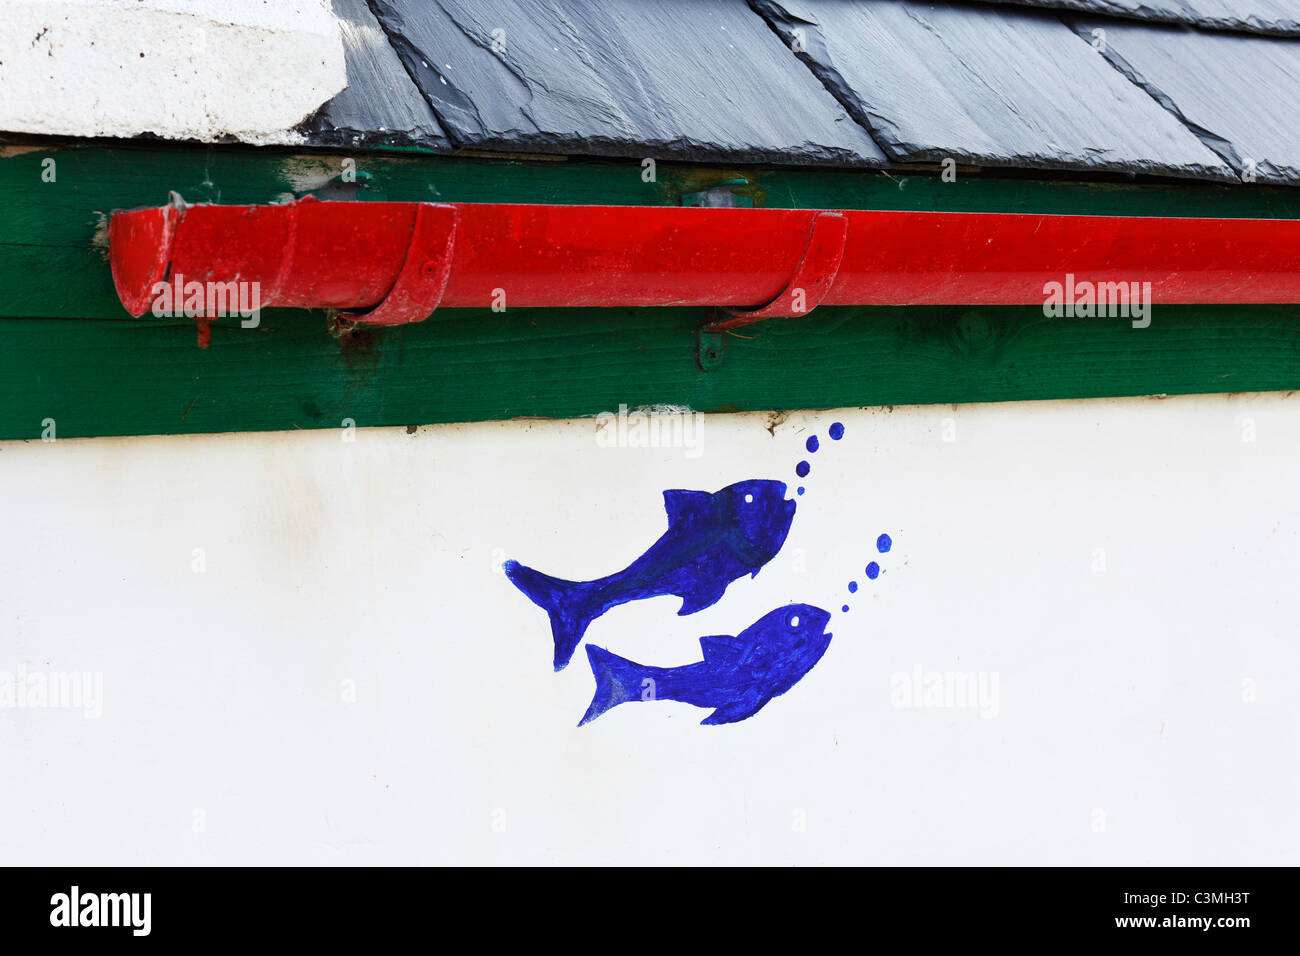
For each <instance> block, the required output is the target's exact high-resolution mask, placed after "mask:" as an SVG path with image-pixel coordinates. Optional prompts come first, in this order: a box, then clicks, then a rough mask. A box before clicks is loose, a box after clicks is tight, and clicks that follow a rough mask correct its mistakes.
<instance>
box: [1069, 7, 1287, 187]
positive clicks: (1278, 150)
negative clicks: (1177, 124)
mask: <svg viewBox="0 0 1300 956" xmlns="http://www.w3.org/2000/svg"><path fill="white" fill-rule="evenodd" d="M1075 28H1076V30H1078V32H1079V33H1080V34H1081V35H1087V36H1091V35H1092V31H1093V30H1094V29H1097V28H1100V29H1103V30H1105V41H1106V42H1105V50H1104V53H1103V55H1104V56H1105V57H1106V59H1108V60H1109V61H1110V62H1111V63H1112V64H1114V66H1115V68H1116V69H1117V70H1118V71H1119V72H1121V73H1122V74H1123V75H1124V76H1126V77H1128V78H1129V79H1130V80H1131V81H1132V82H1133V83H1135V84H1137V85H1139V86H1140V87H1141V88H1142V89H1144V90H1146V91H1147V92H1148V93H1149V94H1150V95H1151V96H1152V97H1153V98H1154V99H1155V100H1156V101H1158V102H1159V103H1160V104H1161V105H1162V106H1164V107H1165V109H1167V110H1168V111H1169V113H1170V114H1171V115H1174V116H1176V117H1178V118H1179V119H1180V120H1181V121H1182V122H1183V123H1184V124H1186V125H1187V126H1188V127H1189V128H1190V129H1192V130H1193V131H1195V132H1196V134H1197V135H1198V136H1199V137H1200V138H1201V140H1202V141H1203V142H1204V143H1205V144H1206V145H1207V146H1208V147H1210V148H1211V149H1213V150H1214V151H1215V152H1216V153H1218V154H1219V155H1220V156H1222V157H1224V159H1225V160H1227V161H1228V162H1229V163H1231V164H1232V167H1233V168H1234V169H1235V170H1236V171H1237V172H1238V173H1239V174H1245V173H1247V171H1248V168H1250V166H1253V170H1254V176H1255V178H1256V181H1258V182H1276V183H1300V125H1297V117H1300V40H1285V39H1267V38H1263V37H1247V36H1239V35H1233V34H1227V33H1206V32H1203V31H1199V30H1189V29H1179V28H1156V27H1150V26H1143V25H1138V24H1131V23H1119V22H1117V21H1080V22H1078V23H1076V24H1075ZM1248 161H1249V163H1248Z"/></svg>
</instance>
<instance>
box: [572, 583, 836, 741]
mask: <svg viewBox="0 0 1300 956" xmlns="http://www.w3.org/2000/svg"><path fill="white" fill-rule="evenodd" d="M830 619H831V616H830V614H829V613H828V612H826V611H823V610H822V609H821V608H819V607H813V606H812V605H810V604H790V605H787V606H786V607H782V608H777V609H776V610H775V611H769V612H768V613H767V614H765V615H763V616H762V617H761V618H759V619H758V620H757V621H755V622H754V623H753V624H751V625H750V626H749V627H747V628H745V630H743V631H741V632H740V633H739V634H738V635H736V636H735V637H730V636H727V635H717V636H713V637H702V638H700V647H702V648H703V649H704V660H702V661H699V662H697V663H694V664H687V665H685V666H683V667H649V666H647V665H645V664H638V663H636V662H635V661H629V660H627V659H626V658H623V657H619V656H618V655H617V654H611V653H610V652H609V651H607V650H605V649H604V648H603V647H596V646H594V645H591V644H588V645H587V659H588V660H590V661H591V671H592V673H593V674H595V675H596V695H595V697H593V698H592V700H591V706H590V707H588V708H587V713H586V714H584V715H583V717H582V720H581V721H580V722H579V724H578V726H582V724H585V723H587V722H588V721H591V720H595V719H596V718H597V717H599V716H600V715H601V714H603V713H604V712H605V711H607V710H609V709H610V708H611V707H614V706H616V705H618V704H622V703H624V702H626V701H629V700H643V701H645V700H679V701H682V702H683V703H686V704H693V705H695V706H696V707H712V708H714V710H713V713H711V714H709V716H707V717H705V718H704V719H703V720H702V721H700V723H702V724H731V723H735V722H736V721H738V720H744V719H745V718H746V717H751V716H753V715H754V714H756V713H757V712H758V711H759V709H760V708H762V707H763V705H764V704H766V703H767V702H768V701H769V700H771V699H772V698H773V697H776V696H779V695H780V694H784V693H785V692H786V691H788V690H789V689H790V688H791V687H793V686H794V685H795V684H796V683H797V682H798V681H799V679H800V678H801V677H803V675H804V674H807V673H808V671H809V670H811V669H812V667H813V665H814V664H816V663H817V662H818V661H819V660H821V658H822V655H823V654H825V653H826V648H827V647H829V646H830V643H831V635H830V634H827V633H826V624H827V623H828V622H829V621H830Z"/></svg>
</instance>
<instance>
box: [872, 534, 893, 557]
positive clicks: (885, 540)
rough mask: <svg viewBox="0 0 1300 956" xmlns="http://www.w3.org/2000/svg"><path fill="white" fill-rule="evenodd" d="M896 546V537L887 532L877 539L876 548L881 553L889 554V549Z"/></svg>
mask: <svg viewBox="0 0 1300 956" xmlns="http://www.w3.org/2000/svg"><path fill="white" fill-rule="evenodd" d="M893 546H894V539H893V538H891V537H890V536H889V535H887V534H882V535H881V536H880V537H879V538H877V539H876V550H877V551H879V552H880V553H881V554H888V553H889V549H890V548H892V547H893Z"/></svg>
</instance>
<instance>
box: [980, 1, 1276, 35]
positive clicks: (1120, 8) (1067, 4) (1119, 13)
mask: <svg viewBox="0 0 1300 956" xmlns="http://www.w3.org/2000/svg"><path fill="white" fill-rule="evenodd" d="M984 2H987V3H1015V4H1020V5H1022V6H1028V7H1040V8H1044V9H1048V10H1062V11H1069V12H1072V13H1080V12H1082V13H1085V14H1092V15H1094V16H1102V15H1104V16H1115V17H1131V18H1133V19H1137V20H1146V21H1148V22H1152V23H1160V22H1164V23H1184V24H1189V25H1194V26H1201V27H1206V28H1209V29H1216V30H1229V31H1236V32H1241V33H1263V34H1273V35H1279V36H1300V0H984Z"/></svg>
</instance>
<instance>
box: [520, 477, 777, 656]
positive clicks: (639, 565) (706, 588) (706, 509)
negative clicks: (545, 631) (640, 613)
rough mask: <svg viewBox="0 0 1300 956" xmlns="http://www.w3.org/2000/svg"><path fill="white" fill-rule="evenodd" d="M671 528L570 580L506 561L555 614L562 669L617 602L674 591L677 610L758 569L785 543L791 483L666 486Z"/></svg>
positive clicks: (697, 605) (708, 599) (705, 602)
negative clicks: (605, 566)
mask: <svg viewBox="0 0 1300 956" xmlns="http://www.w3.org/2000/svg"><path fill="white" fill-rule="evenodd" d="M664 510H665V511H667V512H668V530H667V531H666V532H664V534H663V537H661V538H660V539H659V540H658V541H656V542H655V543H654V544H652V545H651V546H650V548H649V549H648V550H647V551H646V552H645V553H644V554H642V555H641V557H639V558H637V559H636V560H635V561H633V562H632V563H631V564H629V565H628V566H627V567H626V568H624V569H623V570H622V571H618V572H616V573H615V574H611V575H609V576H608V577H603V578H598V579H597V580H595V581H565V580H563V579H561V578H553V577H550V576H549V575H546V574H542V573H541V572H540V571H534V570H533V569H532V568H529V567H525V566H524V565H522V564H520V563H519V562H518V561H507V562H506V563H505V566H504V567H505V572H506V576H507V577H508V578H510V580H511V581H512V582H513V583H514V585H515V587H517V588H519V590H521V591H523V592H524V594H526V595H527V596H528V598H529V599H530V600H531V601H532V602H533V603H534V604H536V605H537V606H539V607H541V608H543V609H544V610H545V611H546V612H547V613H548V614H549V615H550V617H551V637H552V638H553V640H554V641H555V669H556V670H557V671H558V670H562V669H563V668H564V666H565V665H566V664H568V663H569V659H570V658H571V657H573V652H574V651H575V650H577V647H578V644H580V643H581V642H582V635H583V634H585V633H586V631H587V627H588V626H589V625H590V624H591V622H592V621H594V620H595V619H596V618H598V617H600V616H601V615H602V614H604V613H605V612H606V611H608V610H609V609H610V608H612V607H616V606H617V605H619V604H626V603H627V602H629V601H638V600H641V599H642V598H651V597H659V596H660V595H664V594H672V595H675V596H677V597H680V598H681V599H682V606H681V609H680V610H679V611H678V612H677V613H678V614H694V613H695V612H696V611H700V610H703V609H704V608H706V607H711V606H712V605H714V604H716V603H717V602H718V600H719V599H720V598H721V597H722V594H723V592H724V591H726V590H727V586H728V585H729V584H731V582H732V581H735V580H736V579H737V578H740V577H743V576H744V575H746V574H749V575H751V576H753V575H756V574H758V572H759V569H760V568H762V567H763V565H765V564H767V562H768V561H771V560H772V558H773V557H775V556H776V553H777V552H778V551H780V550H781V545H782V544H784V543H785V537H786V535H787V534H789V533H790V522H791V521H793V520H794V510H795V503H794V501H793V500H791V501H787V500H786V497H785V483H784V482H780V481H767V480H763V479H757V478H755V479H751V480H749V481H738V482H736V483H735V484H734V485H728V486H727V487H725V488H723V489H722V490H721V491H718V492H715V493H714V494H709V492H707V491H680V490H672V491H665V492H664Z"/></svg>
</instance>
